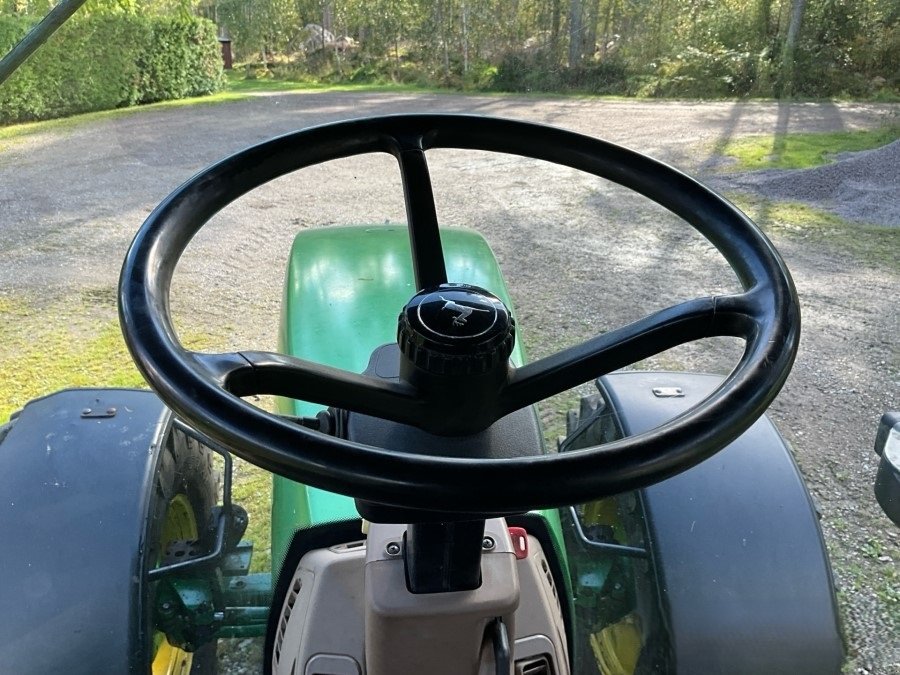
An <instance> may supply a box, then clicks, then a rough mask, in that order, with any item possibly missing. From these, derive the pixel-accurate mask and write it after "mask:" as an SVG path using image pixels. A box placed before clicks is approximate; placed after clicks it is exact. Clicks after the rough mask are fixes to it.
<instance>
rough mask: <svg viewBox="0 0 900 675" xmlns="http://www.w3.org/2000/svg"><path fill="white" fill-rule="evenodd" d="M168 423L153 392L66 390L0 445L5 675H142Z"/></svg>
mask: <svg viewBox="0 0 900 675" xmlns="http://www.w3.org/2000/svg"><path fill="white" fill-rule="evenodd" d="M168 420H169V416H168V414H167V413H166V412H165V410H164V408H163V405H162V403H161V402H160V400H159V399H158V398H157V397H156V396H155V395H154V394H152V393H151V392H149V391H137V390H126V389H78V390H65V391H61V392H57V393H55V394H51V395H49V396H47V397H44V398H41V399H36V400H34V401H31V402H30V403H29V404H28V405H26V406H25V408H24V409H23V410H22V411H21V413H20V414H19V416H18V417H17V418H16V419H15V420H14V422H13V424H12V425H11V427H10V428H9V429H8V431H7V433H6V435H5V437H3V438H0V570H2V572H3V577H4V578H3V582H2V583H0V664H3V665H2V667H0V668H2V670H3V671H4V672H9V673H17V674H18V675H26V674H28V673H57V672H66V673H137V672H146V670H147V664H148V663H149V662H150V650H151V649H152V646H151V640H150V638H151V636H150V629H149V616H150V614H149V607H146V606H145V604H147V603H146V598H147V597H148V594H147V592H146V590H147V589H146V588H145V584H146V583H147V582H146V570H145V569H144V565H145V564H146V561H145V560H144V557H145V556H143V555H142V552H143V551H144V550H145V548H146V541H145V537H146V536H147V535H146V533H147V532H148V523H147V518H148V507H149V504H150V503H151V498H152V491H153V489H154V472H155V471H156V464H157V461H158V457H159V449H160V446H161V442H162V439H163V438H164V434H165V433H166V427H167V424H168Z"/></svg>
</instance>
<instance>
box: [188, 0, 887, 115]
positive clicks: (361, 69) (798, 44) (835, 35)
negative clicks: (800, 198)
mask: <svg viewBox="0 0 900 675" xmlns="http://www.w3.org/2000/svg"><path fill="white" fill-rule="evenodd" d="M196 11H198V12H202V13H204V15H205V16H207V17H208V18H210V19H212V20H213V21H215V22H216V24H217V25H219V26H220V27H222V28H225V29H227V30H228V32H229V34H230V36H231V37H232V39H233V44H234V49H235V52H236V56H237V57H238V59H239V60H241V61H247V62H255V63H258V64H260V65H261V66H263V68H264V72H263V73H262V74H263V75H268V74H270V73H272V72H274V73H275V74H276V75H277V74H278V72H279V71H282V74H283V75H284V76H288V77H293V78H295V79H303V78H318V79H322V80H325V81H332V82H355V81H360V82H377V81H393V82H401V83H409V84H420V85H429V86H449V87H454V88H471V89H497V90H505V91H553V92H560V91H573V92H584V93H593V94H622V95H638V96H693V97H697V96H699V97H722V96H729V97H739V96H756V97H771V96H778V97H787V96H794V97H808V98H821V97H833V96H846V97H878V98H888V99H890V98H894V97H895V96H896V94H897V91H898V84H900V82H898V80H900V2H897V0H808V1H807V0H775V1H773V0H431V1H429V0H215V2H214V3H213V4H208V5H202V6H197V7H196ZM329 38H330V39H329ZM329 47H330V49H329Z"/></svg>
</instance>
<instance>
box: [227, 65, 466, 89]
mask: <svg viewBox="0 0 900 675" xmlns="http://www.w3.org/2000/svg"><path fill="white" fill-rule="evenodd" d="M227 90H228V91H229V92H231V93H234V94H253V93H269V92H304V91H310V92H331V91H365V92H399V93H403V92H416V93H432V94H437V93H444V94H447V93H453V92H452V90H449V89H438V88H436V87H421V86H418V85H414V84H394V83H390V82H385V83H378V82H374V83H360V84H332V83H328V82H320V81H318V80H303V81H292V80H277V79H274V78H255V79H249V80H248V79H245V78H244V76H243V75H242V74H241V73H240V72H239V71H235V70H232V71H230V72H229V73H228V85H227Z"/></svg>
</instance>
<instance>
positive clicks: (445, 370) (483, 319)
mask: <svg viewBox="0 0 900 675" xmlns="http://www.w3.org/2000/svg"><path fill="white" fill-rule="evenodd" d="M515 334H516V331H515V321H514V320H513V318H512V315H510V313H509V310H508V309H507V308H506V306H505V305H504V304H503V303H502V302H501V301H500V299H499V298H497V296H495V295H493V294H492V293H490V292H489V291H486V290H484V289H483V288H479V287H478V286H470V285H468V284H441V285H440V286H437V287H434V288H428V289H426V290H424V291H420V292H419V293H417V294H416V295H415V296H413V298H412V300H410V301H409V302H408V303H407V304H406V307H404V308H403V310H402V311H401V312H400V319H399V326H398V328H397V343H398V344H399V345H400V351H401V352H402V353H403V354H404V355H405V356H406V357H407V358H408V359H409V360H410V361H411V362H412V363H413V364H414V365H415V366H417V367H418V368H421V369H422V370H424V371H426V372H428V373H429V374H432V375H450V376H459V375H481V374H483V373H487V372H490V371H492V370H494V369H495V368H500V367H505V366H506V364H507V361H508V360H509V355H510V354H511V353H512V348H513V343H514V341H515Z"/></svg>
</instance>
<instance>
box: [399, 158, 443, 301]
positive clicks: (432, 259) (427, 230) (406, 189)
mask: <svg viewBox="0 0 900 675" xmlns="http://www.w3.org/2000/svg"><path fill="white" fill-rule="evenodd" d="M416 146H417V147H416ZM416 146H414V147H408V144H405V145H401V146H400V149H399V150H398V152H397V161H398V162H399V163H400V174H401V177H402V179H403V196H404V199H405V201H406V220H407V222H408V224H409V241H410V246H411V248H412V260H413V273H414V274H415V278H416V288H417V290H422V289H424V288H431V287H434V286H438V285H440V284H443V283H446V282H447V269H446V267H445V265H444V249H443V246H442V245H441V234H440V231H439V230H438V220H437V212H436V210H435V206H434V193H433V192H432V189H431V177H430V176H429V173H428V162H427V160H426V159H425V152H424V151H423V150H422V148H421V143H417V144H416Z"/></svg>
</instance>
